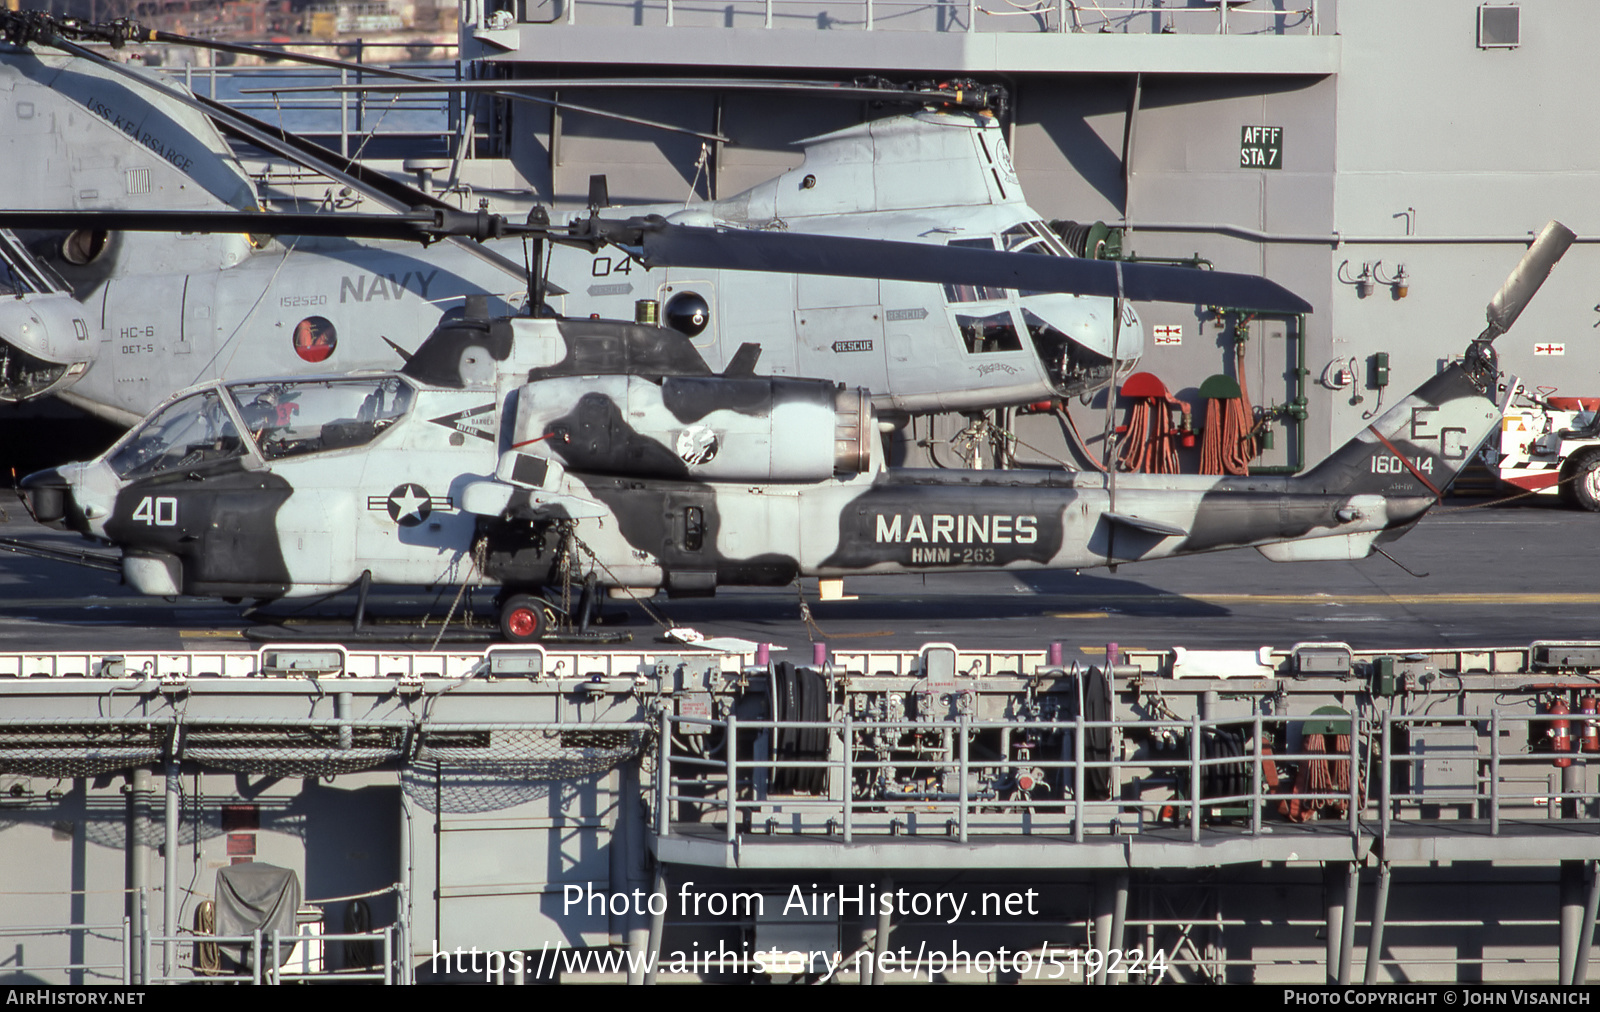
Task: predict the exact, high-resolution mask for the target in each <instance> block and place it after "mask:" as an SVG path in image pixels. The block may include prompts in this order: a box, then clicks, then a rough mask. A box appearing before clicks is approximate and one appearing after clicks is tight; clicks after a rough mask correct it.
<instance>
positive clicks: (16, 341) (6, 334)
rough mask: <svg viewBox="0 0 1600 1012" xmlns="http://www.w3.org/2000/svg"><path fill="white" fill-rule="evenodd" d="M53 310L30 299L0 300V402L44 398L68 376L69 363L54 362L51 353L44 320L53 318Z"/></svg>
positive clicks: (50, 298)
mask: <svg viewBox="0 0 1600 1012" xmlns="http://www.w3.org/2000/svg"><path fill="white" fill-rule="evenodd" d="M63 298H65V297H64V296H50V297H47V299H48V300H57V299H63ZM69 301H70V300H69ZM70 305H72V306H76V305H77V303H76V302H70ZM54 308H58V307H54V306H51V305H45V304H41V303H39V302H38V301H37V300H35V299H31V298H12V299H5V300H3V301H0V401H7V402H15V401H25V400H30V399H32V398H34V397H40V396H43V395H44V394H46V393H48V392H49V391H50V390H52V389H54V388H55V387H56V386H57V385H59V384H60V383H61V381H62V380H63V379H65V378H66V377H67V372H68V368H69V365H70V364H69V363H67V362H59V361H55V360H54V359H55V356H54V355H52V354H51V353H50V330H51V328H50V326H49V324H47V323H46V319H47V318H49V317H50V316H52V315H54V314H52V313H51V312H50V311H51V310H52V309H54ZM79 371H81V369H80V370H79Z"/></svg>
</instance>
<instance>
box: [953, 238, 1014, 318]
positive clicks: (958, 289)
mask: <svg viewBox="0 0 1600 1012" xmlns="http://www.w3.org/2000/svg"><path fill="white" fill-rule="evenodd" d="M950 245H951V246H954V247H957V248H960V249H987V250H992V249H994V248H995V245H994V239H992V238H990V237H989V236H984V237H982V238H979V239H952V240H950ZM944 297H945V301H947V302H993V301H994V300H996V299H1003V298H1005V297H1006V290H1005V289H1004V288H994V287H991V286H989V285H945V286H944Z"/></svg>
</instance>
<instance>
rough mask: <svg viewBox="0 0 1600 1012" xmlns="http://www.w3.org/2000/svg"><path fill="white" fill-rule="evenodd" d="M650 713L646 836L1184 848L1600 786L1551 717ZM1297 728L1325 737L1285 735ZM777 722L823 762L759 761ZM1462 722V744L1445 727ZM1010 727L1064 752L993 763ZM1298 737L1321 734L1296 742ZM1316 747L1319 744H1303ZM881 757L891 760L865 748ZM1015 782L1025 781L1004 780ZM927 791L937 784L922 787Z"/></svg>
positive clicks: (1486, 826) (1542, 802)
mask: <svg viewBox="0 0 1600 1012" xmlns="http://www.w3.org/2000/svg"><path fill="white" fill-rule="evenodd" d="M661 719H662V722H663V723H662V733H661V734H660V735H659V736H658V747H659V755H658V772H657V780H656V783H655V785H654V792H655V797H654V816H655V830H656V832H657V833H660V834H667V833H671V832H674V831H678V830H683V829H685V828H687V827H688V826H690V825H693V824H698V825H700V826H701V827H705V826H712V827H717V828H720V830H721V832H722V833H723V834H724V835H725V838H726V840H727V842H728V843H729V844H730V845H733V844H734V843H735V842H736V841H737V839H738V837H739V836H740V834H741V833H745V834H749V833H754V832H757V831H758V830H760V829H764V830H765V832H766V833H768V834H777V833H781V832H783V831H784V828H783V827H784V825H785V824H787V825H788V827H789V829H788V831H789V832H794V833H798V834H806V833H812V834H819V835H829V836H835V837H838V838H840V839H842V840H843V841H844V842H847V843H848V842H851V841H853V840H854V839H855V838H856V837H857V836H860V835H898V834H900V833H903V832H908V831H910V832H918V831H920V832H924V833H926V832H928V830H921V829H919V827H922V826H924V825H930V826H931V827H932V832H933V834H934V835H938V834H940V833H943V834H944V835H947V836H949V837H950V838H952V839H956V840H959V841H961V842H967V841H968V840H969V839H971V838H973V837H975V836H979V835H981V834H997V833H1005V834H1022V835H1030V834H1035V833H1038V834H1051V835H1061V834H1062V833H1063V832H1064V831H1069V832H1070V833H1071V836H1072V838H1073V839H1074V840H1075V841H1082V840H1083V839H1085V837H1086V836H1094V835H1112V834H1127V833H1129V832H1135V833H1138V832H1152V831H1156V830H1162V831H1164V832H1165V834H1166V835H1167V837H1168V838H1170V837H1171V835H1172V834H1173V832H1174V831H1178V832H1181V831H1182V830H1184V829H1186V830H1187V836H1188V838H1189V840H1190V841H1191V842H1198V841H1199V840H1200V839H1201V835H1202V832H1203V830H1204V829H1205V827H1207V826H1208V825H1210V826H1222V825H1226V826H1228V827H1230V831H1231V832H1234V833H1241V832H1242V833H1245V834H1249V835H1258V834H1263V833H1264V832H1265V833H1271V832H1272V831H1273V828H1272V826H1269V825H1267V824H1268V823H1269V822H1271V823H1273V824H1275V825H1277V826H1282V825H1283V824H1284V822H1286V821H1297V822H1302V823H1303V824H1304V826H1305V828H1306V829H1308V830H1312V831H1317V832H1320V833H1324V834H1326V833H1335V834H1340V835H1348V836H1351V837H1356V836H1369V837H1378V838H1386V837H1388V836H1389V835H1390V834H1391V833H1394V832H1397V831H1400V830H1408V831H1411V830H1414V829H1415V828H1416V827H1418V826H1420V825H1424V824H1427V823H1431V822H1436V821H1440V820H1446V819H1447V820H1449V821H1450V822H1451V823H1452V825H1453V826H1455V827H1459V828H1461V829H1464V830H1470V831H1473V832H1477V833H1479V834H1482V835H1486V836H1489V837H1496V836H1501V835H1509V834H1513V833H1519V832H1526V831H1528V830H1529V828H1530V824H1533V823H1539V822H1547V821H1549V820H1553V819H1560V820H1565V821H1566V822H1568V823H1573V824H1588V825H1594V824H1597V823H1600V791H1595V790H1590V789H1588V782H1587V779H1584V778H1582V777H1579V776H1577V775H1576V773H1575V772H1566V771H1576V772H1582V771H1584V770H1585V767H1586V765H1587V763H1588V762H1591V761H1592V762H1596V763H1600V747H1597V748H1596V749H1595V750H1594V751H1589V752H1586V751H1584V750H1583V745H1582V743H1583V741H1584V739H1583V738H1582V737H1581V736H1580V735H1579V734H1578V733H1577V732H1572V733H1571V737H1570V738H1569V739H1568V740H1569V741H1571V742H1572V743H1573V744H1572V746H1571V749H1572V750H1571V751H1568V752H1558V751H1550V750H1548V749H1547V748H1546V747H1545V745H1544V743H1545V742H1546V741H1550V740H1560V739H1559V738H1558V737H1553V736H1552V735H1551V733H1550V731H1549V730H1546V729H1547V728H1548V729H1554V728H1557V727H1563V726H1564V725H1563V723H1562V722H1565V724H1567V725H1573V726H1577V725H1580V722H1581V721H1582V720H1583V717H1582V716H1580V715H1551V714H1532V713H1526V714H1505V713H1502V712H1498V711H1496V712H1492V713H1487V714H1473V715H1461V716H1437V715H1432V714H1392V713H1388V712H1384V713H1377V714H1370V715H1367V716H1358V717H1357V718H1356V719H1355V721H1354V732H1355V733H1353V734H1352V733H1350V727H1351V719H1350V718H1349V717H1348V716H1344V715H1334V716H1328V715H1325V714H1314V715H1301V716H1267V715H1259V714H1258V715H1256V716H1253V717H1248V718H1242V719H1239V718H1234V719H1219V720H1203V719H1201V718H1200V717H1198V716H1195V717H1191V718H1190V719H1188V720H1176V719H1167V720H1138V721H1124V720H1108V721H1091V720H1085V719H1082V718H1081V717H1079V718H1074V719H1066V720H1016V719H1012V720H978V719H974V718H971V717H968V716H965V715H962V716H959V717H956V718H953V719H945V720H910V719H906V720H875V719H874V720H863V719H861V718H860V717H859V716H856V715H853V714H852V713H850V712H848V711H846V712H844V713H842V714H841V715H839V716H837V717H835V718H833V719H831V720H828V721H810V722H804V721H784V722H779V721H772V720H749V719H740V718H739V717H737V716H736V715H730V716H729V717H727V718H726V719H723V720H714V719H707V718H697V717H685V716H675V715H672V714H670V713H664V714H662V717H661ZM1595 719H1596V728H1595V729H1594V734H1593V735H1592V736H1591V738H1590V739H1588V740H1589V741H1590V743H1591V744H1592V745H1596V746H1600V717H1597V718H1595ZM1308 724H1309V725H1310V726H1317V725H1323V726H1331V727H1333V728H1334V730H1329V731H1326V732H1323V731H1314V732H1309V733H1308V734H1306V735H1301V733H1300V732H1301V730H1302V729H1304V728H1305V727H1307V726H1308ZM780 729H787V730H793V731H805V730H822V731H824V732H825V734H826V736H827V739H828V742H829V746H828V752H827V755H826V756H822V755H819V754H812V755H809V756H807V757H805V758H778V757H776V756H775V755H774V754H773V750H772V749H771V747H770V742H771V741H772V740H774V739H775V738H776V732H778V731H779V730H780ZM1099 729H1107V730H1111V731H1112V732H1113V733H1114V734H1119V735H1120V736H1121V740H1122V741H1123V742H1127V743H1130V744H1131V745H1133V746H1135V747H1134V748H1132V749H1130V752H1131V755H1130V757H1128V758H1122V757H1121V755H1122V749H1121V747H1120V745H1119V744H1117V743H1114V744H1113V745H1112V747H1111V749H1110V750H1109V752H1108V753H1105V754H1102V755H1100V756H1090V755H1088V754H1086V747H1087V746H1086V743H1087V741H1088V737H1089V733H1090V732H1092V731H1096V730H1099ZM1452 731H1454V732H1455V735H1454V736H1453V737H1452V738H1451V740H1449V741H1448V742H1446V743H1445V744H1444V745H1443V746H1440V745H1438V744H1437V743H1436V742H1433V741H1430V737H1437V736H1438V735H1440V734H1441V733H1443V734H1446V735H1449V734H1451V732H1452ZM1469 732H1470V738H1471V743H1470V744H1467V743H1465V741H1464V740H1463V736H1465V735H1467V734H1468V733H1469ZM1023 733H1026V734H1029V735H1033V736H1035V737H1036V738H1037V739H1048V740H1055V741H1059V742H1061V743H1062V744H1061V746H1060V748H1059V750H1058V754H1062V753H1064V754H1063V755H1062V757H1061V758H1052V759H1045V758H1037V757H1035V756H1034V755H1032V754H1031V753H1030V754H1028V755H1026V756H1023V757H1020V758H1019V757H1016V756H1012V757H1009V758H1008V757H1004V756H1002V757H1000V758H995V757H994V756H993V754H992V753H993V751H994V750H993V747H992V746H993V741H994V739H995V738H996V737H999V736H1002V735H1003V736H1015V735H1018V734H1023ZM719 734H720V735H721V736H722V737H721V741H720V744H718V745H716V746H715V747H713V748H711V749H710V750H709V751H707V752H706V753H705V754H698V755H697V754H686V752H685V751H684V749H683V747H682V745H681V744H680V745H679V746H678V747H677V748H674V746H673V742H674V739H675V738H676V739H677V740H678V741H679V742H680V743H681V742H682V741H684V740H686V739H688V738H690V737H692V736H699V737H701V738H702V739H704V738H707V737H710V738H712V739H715V738H716V736H717V735H719ZM868 734H870V735H871V736H872V737H873V738H874V740H876V741H878V742H882V741H890V742H896V743H897V744H893V745H890V746H888V747H887V748H884V747H883V746H881V745H874V744H872V743H871V742H869V741H868V740H867V735H868ZM1309 734H1317V735H1320V736H1321V737H1320V738H1318V739H1311V738H1309ZM985 735H988V736H989V738H988V742H989V745H990V748H989V751H990V753H991V755H989V756H987V757H982V756H979V755H978V754H976V753H977V750H976V749H975V748H974V747H973V746H974V745H975V744H976V743H977V742H978V741H979V740H980V738H982V737H983V736H985ZM1295 735H1299V736H1300V738H1299V740H1300V744H1299V747H1298V749H1296V750H1292V751H1279V750H1276V749H1273V750H1270V751H1264V750H1262V749H1260V748H1257V747H1254V746H1253V745H1251V746H1250V747H1248V748H1247V749H1245V750H1244V751H1243V754H1240V753H1239V752H1226V750H1225V749H1219V748H1218V747H1217V746H1215V745H1211V744H1207V743H1210V742H1217V741H1226V740H1237V741H1239V742H1244V743H1258V742H1268V743H1270V742H1271V741H1273V740H1274V739H1278V740H1280V741H1282V740H1286V739H1290V738H1291V737H1293V736H1295ZM912 739H915V741H914V742H913V741H912ZM1163 741H1164V742H1167V743H1169V746H1170V747H1168V748H1164V749H1163V748H1156V749H1154V750H1153V749H1152V747H1151V743H1159V742H1163ZM1324 741H1325V742H1326V747H1325V748H1322V749H1319V748H1317V747H1316V745H1318V744H1323V742H1324ZM1312 742H1314V744H1313V743H1312ZM1336 742H1337V750H1335V747H1334V745H1335V743H1336ZM845 743H850V747H846V745H845ZM884 751H888V752H893V753H895V754H893V755H891V756H889V757H888V758H882V757H880V756H881V755H882V754H883V752H884ZM1286 764H1287V765H1293V766H1294V767H1296V768H1297V775H1296V777H1295V778H1294V780H1293V781H1291V782H1281V778H1282V774H1283V771H1284V770H1283V768H1284V766H1285V765H1286ZM1563 764H1566V765H1563ZM814 770H821V771H824V777H825V779H826V784H827V786H826V788H825V789H823V790H820V791H816V792H813V793H805V792H800V791H794V790H778V789H775V788H774V786H773V785H774V783H775V782H776V781H777V780H778V779H779V778H780V776H781V775H784V774H785V773H787V776H788V778H789V779H791V780H792V779H793V778H794V777H796V776H798V775H799V774H801V773H803V772H804V771H814ZM1308 770H1309V771H1311V775H1309V776H1308V774H1307V771H1308ZM1093 771H1105V773H1106V775H1107V776H1108V777H1109V780H1110V784H1111V787H1110V790H1109V792H1106V793H1108V795H1109V796H1106V797H1098V798H1096V797H1091V796H1089V794H1090V792H1089V791H1088V790H1087V789H1086V788H1087V783H1088V780H1089V778H1090V776H1091V775H1092V773H1093ZM1527 771H1536V773H1537V774H1538V775H1532V776H1530V775H1528V774H1527ZM897 773H898V774H899V777H898V779H896V774H897ZM1024 774H1026V775H1027V776H1030V777H1034V778H1037V779H1038V780H1040V781H1041V782H1042V786H1040V787H1039V788H1037V789H1035V790H1032V791H1030V790H1027V789H1024V788H1022V787H1021V786H1019V785H1020V784H1022V783H1023V781H1022V779H1021V776H1022V775H1024ZM934 784H937V785H938V786H929V785H934ZM730 785H732V787H733V789H731V790H730V789H729V787H730ZM1050 785H1055V786H1053V787H1052V786H1050ZM1241 788H1243V789H1241ZM1152 813H1154V814H1152ZM675 815H676V816H677V817H675ZM1024 815H1025V816H1026V818H1024V817H1023V816H1024ZM1330 815H1331V816H1333V817H1331V818H1330V817H1329V816H1330ZM685 816H686V817H685ZM762 818H765V820H766V821H765V825H764V826H763V825H762V824H761V823H760V821H759V820H761V819H762ZM1597 848H1600V839H1597Z"/></svg>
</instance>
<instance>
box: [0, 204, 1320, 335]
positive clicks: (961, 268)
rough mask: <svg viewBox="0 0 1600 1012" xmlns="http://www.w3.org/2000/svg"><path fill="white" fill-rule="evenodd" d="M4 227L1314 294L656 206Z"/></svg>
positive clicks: (1023, 285) (991, 281) (82, 220)
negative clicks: (530, 215) (601, 250)
mask: <svg viewBox="0 0 1600 1012" xmlns="http://www.w3.org/2000/svg"><path fill="white" fill-rule="evenodd" d="M0 228H36V229H74V228H105V229H125V230H134V231H159V232H237V233H252V234H265V235H316V236H344V237H348V238H366V239H403V240H411V241H416V242H430V241H433V240H435V239H441V238H445V237H455V238H458V239H461V240H463V241H464V240H466V239H476V240H478V241H480V242H481V241H483V240H485V239H493V238H499V237H501V236H511V235H542V236H544V237H546V238H548V239H549V240H550V241H552V242H560V243H569V244H574V245H579V246H585V247H588V248H591V249H595V248H598V247H599V246H602V245H606V244H611V245H616V246H621V247H623V248H625V249H629V250H638V251H639V256H640V260H641V262H642V263H644V265H645V266H646V267H655V266H663V267H700V268H706V269H711V270H734V271H766V272H774V273H778V274H816V275H828V276H835V277H857V278H882V279H886V280H890V281H918V282H928V283H933V284H966V285H982V286H985V287H992V288H1016V289H1021V290H1023V291H1035V292H1068V293H1072V294H1075V295H1098V296H1104V297H1107V298H1119V297H1120V298H1127V299H1134V300H1137V301H1142V302H1177V303H1183V304H1191V305H1203V306H1227V307H1230V308H1237V309H1256V310H1263V311H1266V312H1275V313H1304V312H1309V311H1310V310H1311V304H1310V303H1308V302H1306V301H1305V300H1304V299H1302V298H1300V297H1299V296H1298V295H1295V294H1294V293H1293V292H1291V291H1289V290H1288V289H1287V288H1284V287H1283V286H1282V285H1280V284H1278V283H1277V282H1275V281H1269V280H1268V279H1266V278H1261V277H1255V276H1253V275H1249V274H1231V273H1228V272H1226V271H1200V270H1194V269H1191V268H1184V267H1167V266H1155V265H1150V264H1139V263H1120V262H1118V261H1111V260H1088V259H1083V258H1080V257H1058V256H1045V255H1041V254H1037V253H1002V252H999V251H997V250H980V249H966V248H963V247H956V246H936V245H933V244H930V243H917V242H894V241H888V240H879V239H856V238H846V237H841V236H830V235H801V234H797V233H794V232H751V231H742V230H737V229H728V230H721V229H715V228H702V227H697V226H687V225H674V224H671V223H670V222H668V221H666V220H665V219H662V218H659V217H655V216H652V217H648V218H630V219H628V220H626V221H618V220H615V219H605V218H599V217H594V218H590V219H585V220H582V221H580V222H578V223H576V224H575V225H572V226H554V227H552V226H550V225H543V224H539V225H524V224H517V223H514V222H509V221H507V220H506V219H504V218H502V217H500V216H499V215H494V214H488V213H487V212H481V211H480V212H470V211H453V210H443V209H440V208H424V207H418V208H413V209H412V210H410V211H408V212H404V213H400V214H355V213H343V212H341V213H334V214H329V213H321V214H300V213H291V214H277V213H271V212H267V211H235V212H216V211H122V210H96V211H85V210H75V211H0Z"/></svg>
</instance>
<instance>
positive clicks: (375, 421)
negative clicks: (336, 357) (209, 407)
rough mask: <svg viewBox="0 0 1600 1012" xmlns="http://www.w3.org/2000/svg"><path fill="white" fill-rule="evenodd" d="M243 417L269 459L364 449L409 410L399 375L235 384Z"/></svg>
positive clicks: (406, 390)
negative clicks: (318, 380)
mask: <svg viewBox="0 0 1600 1012" xmlns="http://www.w3.org/2000/svg"><path fill="white" fill-rule="evenodd" d="M228 392H229V393H231V394H232V395H233V398H234V402H235V403H236V404H237V405H238V406H239V417H241V418H243V419H244V424H245V427H246V428H247V429H249V431H250V438H252V439H254V440H255V443H256V446H257V447H258V448H259V449H260V450H261V456H263V457H265V458H266V459H267V460H281V459H282V458H284V457H297V456H302V455H304V454H307V453H321V452H323V451H325V450H345V449H349V448H350V447H354V446H365V445H366V444H367V443H370V442H372V441H373V440H374V439H376V438H377V437H378V435H379V434H380V433H382V432H383V431H384V430H385V429H387V428H388V427H389V426H391V425H393V424H394V423H395V422H396V421H398V420H399V419H400V418H401V416H403V415H404V414H405V413H406V410H407V409H408V408H410V406H411V399H412V391H411V387H410V385H409V384H407V383H405V382H404V381H403V380H401V379H399V378H398V377H395V376H384V377H378V378H374V379H349V380H327V381H323V382H310V383H303V382H301V383H284V382H277V383H235V384H232V385H231V386H229V387H228Z"/></svg>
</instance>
